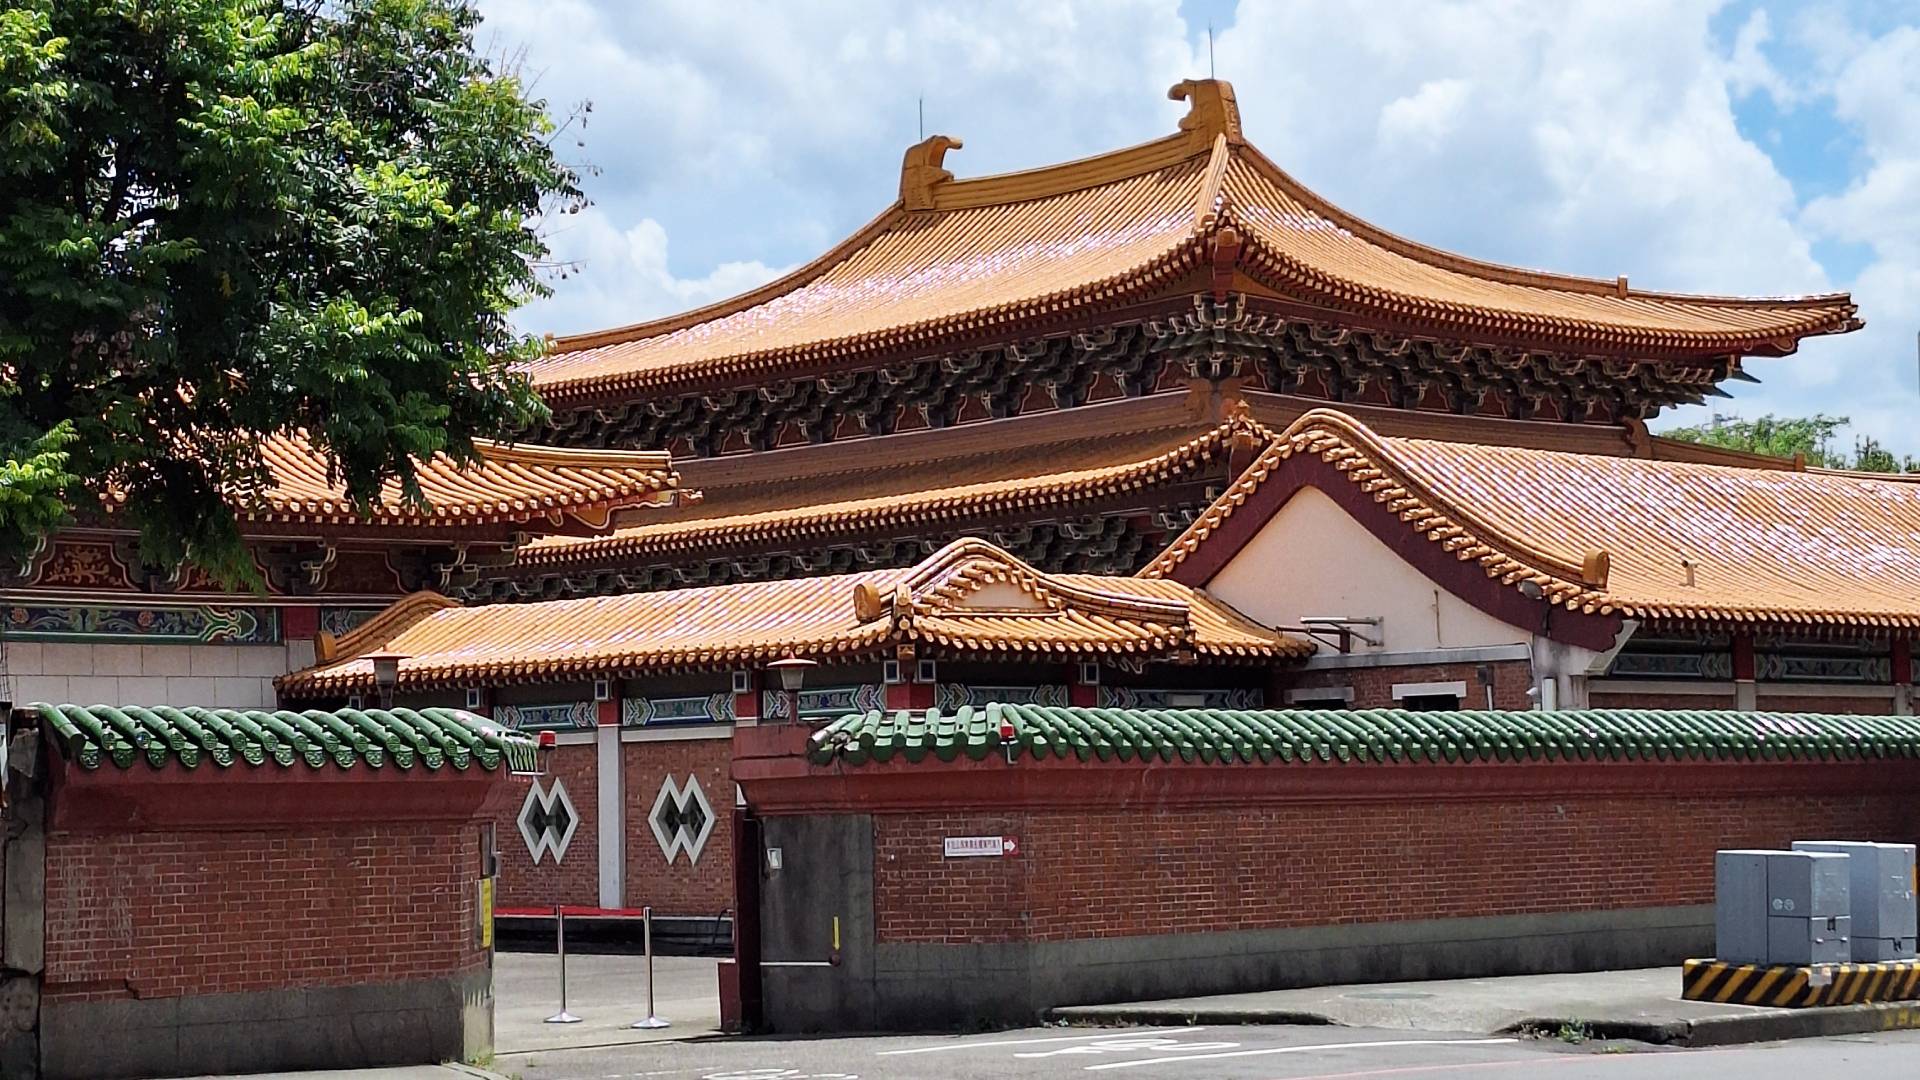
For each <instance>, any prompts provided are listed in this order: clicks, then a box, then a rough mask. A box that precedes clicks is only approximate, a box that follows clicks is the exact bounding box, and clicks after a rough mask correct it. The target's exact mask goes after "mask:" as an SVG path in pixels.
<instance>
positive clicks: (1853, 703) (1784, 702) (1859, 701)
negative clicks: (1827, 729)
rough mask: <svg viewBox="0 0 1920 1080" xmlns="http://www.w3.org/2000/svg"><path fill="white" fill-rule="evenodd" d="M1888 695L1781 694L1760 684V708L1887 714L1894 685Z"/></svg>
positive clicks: (1891, 700)
mask: <svg viewBox="0 0 1920 1080" xmlns="http://www.w3.org/2000/svg"><path fill="white" fill-rule="evenodd" d="M1887 690H1888V693H1887V696H1886V697H1871V698H1867V697H1842V696H1840V695H1832V696H1827V695H1818V696H1815V695H1801V694H1795V695H1791V696H1781V695H1778V694H1769V693H1767V687H1766V684H1764V683H1762V684H1761V686H1760V698H1759V702H1758V705H1759V708H1761V709H1764V710H1768V711H1771V712H1809V713H1845V714H1848V715H1854V716H1886V715H1888V714H1889V713H1891V712H1893V693H1892V690H1893V688H1892V687H1888V688H1887Z"/></svg>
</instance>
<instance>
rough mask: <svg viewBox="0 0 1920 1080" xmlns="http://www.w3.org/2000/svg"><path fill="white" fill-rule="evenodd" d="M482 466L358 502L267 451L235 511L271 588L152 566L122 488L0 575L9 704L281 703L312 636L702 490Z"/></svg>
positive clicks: (483, 462)
mask: <svg viewBox="0 0 1920 1080" xmlns="http://www.w3.org/2000/svg"><path fill="white" fill-rule="evenodd" d="M475 449H476V451H477V455H478V457H477V460H476V461H474V462H471V463H465V464H462V463H457V462H455V461H453V460H452V459H451V458H449V457H447V456H446V455H444V454H438V455H435V456H434V457H432V458H430V459H427V460H424V461H420V462H418V463H417V469H418V472H417V476H418V480H419V484H420V491H421V494H422V495H423V496H424V497H425V500H426V503H425V505H417V504H412V503H409V502H408V501H407V500H406V499H404V498H403V497H402V494H401V491H400V485H399V483H398V481H390V482H389V483H388V484H387V485H386V488H385V489H384V490H382V491H381V492H380V494H379V496H378V497H377V498H376V499H374V500H373V502H372V504H371V505H369V506H366V507H359V506H355V505H354V504H353V503H352V502H351V501H350V500H349V499H348V498H347V496H346V491H345V488H344V485H343V484H342V483H341V482H339V481H338V480H337V479H336V478H335V477H334V476H332V475H331V474H330V471H329V469H328V465H327V461H326V459H325V457H324V456H323V455H321V454H320V453H318V452H317V451H316V450H315V449H314V448H313V447H312V446H311V445H309V444H308V443H307V442H306V440H305V439H304V438H303V437H301V436H299V435H281V436H274V437H271V438H268V439H266V440H265V442H264V443H263V446H262V450H263V456H264V458H265V461H266V465H267V469H268V471H269V473H270V474H271V476H272V480H273V482H272V484H271V485H270V486H268V487H267V488H266V489H265V490H261V491H248V492H234V493H232V494H231V495H230V496H229V502H230V505H231V506H232V508H233V510H234V512H235V514H236V516H237V518H238V519H239V527H240V531H241V533H242V535H243V537H244V538H245V540H246V543H247V546H248V550H249V551H250V553H251V554H252V556H253V560H254V565H255V568H256V570H257V571H258V575H259V581H260V588H259V589H258V590H257V591H256V590H252V589H248V588H247V587H246V586H245V585H241V586H239V587H227V586H224V585H222V584H221V583H219V582H217V581H215V580H213V579H212V578H211V577H209V576H208V575H207V574H205V573H204V572H202V571H200V570H198V569H196V568H194V567H192V566H190V565H183V566H165V567H156V566H149V565H146V564H145V562H144V561H143V560H142V559H141V558H140V554H139V545H138V537H137V536H136V535H135V534H134V532H133V531H132V530H131V529H129V528H127V527H126V526H125V525H124V523H122V522H118V521H116V520H115V515H114V499H113V497H112V496H111V494H109V495H108V497H106V498H105V499H103V501H102V505H101V507H100V508H99V510H97V511H94V512H86V511H82V512H81V513H79V514H77V515H76V518H77V520H76V522H75V523H74V524H73V526H72V527H70V528H67V529H64V530H62V531H61V532H60V533H59V534H58V535H56V536H54V537H53V538H51V539H50V540H49V541H48V542H47V543H46V544H44V545H42V546H41V548H40V550H38V551H37V552H35V553H34V554H33V555H32V556H31V557H30V558H28V559H27V560H26V561H25V563H24V564H22V565H20V566H11V567H6V568H4V570H3V571H0V697H6V696H7V695H6V693H5V692H4V690H5V686H4V684H5V683H6V682H8V681H10V682H11V684H12V685H11V689H12V695H11V700H14V701H17V702H29V701H41V702H54V703H60V702H80V703H84V704H108V705H182V706H192V705H201V706H218V707H224V708H262V707H266V708H271V707H272V706H273V705H274V704H275V703H276V697H275V694H274V689H273V679H274V677H276V676H279V675H283V674H285V673H286V672H288V671H293V670H297V669H299V668H303V667H306V666H308V665H310V664H312V663H313V662H314V659H315V657H316V650H315V643H316V641H318V642H325V641H327V640H329V639H330V638H331V637H333V636H336V635H339V634H343V633H345V632H346V631H348V630H350V629H352V628H353V627H354V626H356V625H358V624H359V623H360V622H361V621H364V620H365V619H367V618H369V617H371V616H372V615H374V614H375V613H377V612H379V611H380V610H382V609H383V608H385V607H386V606H388V605H389V604H391V603H393V602H394V601H395V600H396V599H398V598H400V597H402V596H405V595H407V594H408V593H411V592H414V591H416V590H420V589H436V590H453V589H458V588H460V587H461V586H462V585H463V584H465V583H468V582H471V581H474V580H477V579H478V576H479V573H480V569H481V567H483V566H485V565H487V564H489V563H494V564H500V563H506V562H510V561H511V560H512V559H513V557H514V554H515V553H516V552H517V551H519V550H520V549H521V548H523V547H525V546H527V544H528V543H529V542H530V540H531V539H532V538H534V537H538V536H544V535H550V534H558V535H566V536H573V537H591V536H596V535H604V534H608V533H611V532H612V531H613V530H614V529H616V528H617V527H619V526H620V525H621V524H623V523H625V522H627V521H629V520H630V519H632V518H633V517H634V516H635V515H640V514H646V513H650V512H656V511H657V510H658V509H660V508H664V507H668V506H671V505H673V504H674V503H676V502H679V501H683V500H691V499H692V498H694V497H696V495H695V493H693V492H690V491H687V490H685V489H683V488H682V487H681V486H680V478H679V476H678V475H677V474H676V473H675V472H674V469H673V465H672V462H671V460H670V459H669V458H668V456H667V455H666V454H664V453H660V452H658V451H606V450H576V449H565V448H554V447H543V446H535V445H527V444H521V445H514V446H510V445H506V444H502V443H495V442H488V441H479V442H476V444H475Z"/></svg>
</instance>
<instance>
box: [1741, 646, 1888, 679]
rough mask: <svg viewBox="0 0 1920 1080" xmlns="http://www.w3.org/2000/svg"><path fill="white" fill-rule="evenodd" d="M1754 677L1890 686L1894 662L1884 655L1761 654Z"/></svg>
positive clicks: (1756, 662) (1755, 664)
mask: <svg viewBox="0 0 1920 1080" xmlns="http://www.w3.org/2000/svg"><path fill="white" fill-rule="evenodd" d="M1754 677H1755V678H1756V679H1758V680H1759V681H1761V682H1842V683H1886V682H1891V681H1892V679H1893V661H1892V660H1890V659H1888V658H1887V657H1884V656H1832V655H1815V656H1806V655H1792V654H1781V653H1761V654H1760V655H1759V656H1757V657H1755V658H1754Z"/></svg>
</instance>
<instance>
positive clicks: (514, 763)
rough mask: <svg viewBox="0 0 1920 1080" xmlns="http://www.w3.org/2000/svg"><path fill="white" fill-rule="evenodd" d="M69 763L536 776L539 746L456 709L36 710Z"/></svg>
mask: <svg viewBox="0 0 1920 1080" xmlns="http://www.w3.org/2000/svg"><path fill="white" fill-rule="evenodd" d="M26 711H27V712H30V713H35V714H38V715H39V717H40V719H41V721H42V722H43V723H44V724H45V726H46V729H47V730H48V732H50V733H51V735H52V737H53V739H54V741H55V742H56V743H58V744H59V746H60V748H61V750H62V751H63V752H64V753H65V754H66V756H67V757H68V758H69V759H70V760H72V761H74V762H77V763H78V764H79V765H80V766H81V767H82V768H86V769H97V768H99V767H101V766H102V765H112V766H114V767H116V768H121V769H130V768H132V767H133V766H134V765H135V764H136V763H139V762H145V763H146V764H147V765H149V766H152V767H153V768H159V767H161V766H163V765H166V764H167V763H168V762H178V763H179V764H180V765H182V766H184V767H186V768H189V769H192V768H199V767H202V766H203V765H211V766H213V767H215V768H220V769H225V768H231V767H233V766H235V765H248V766H264V765H273V766H275V767H277V768H290V767H292V766H293V765H294V764H296V763H305V764H306V765H308V766H310V767H312V768H323V767H327V766H332V767H336V768H341V769H351V768H355V767H366V768H374V769H382V768H387V767H389V766H391V767H393V768H396V769H402V770H413V769H423V770H429V771H433V770H439V769H445V768H452V769H456V770H466V769H474V768H477V769H480V770H483V771H488V772H491V771H493V770H496V769H501V768H506V769H509V770H511V771H514V772H532V771H534V770H536V769H537V768H538V764H539V763H538V760H537V758H538V754H539V751H538V748H537V745H536V744H535V743H534V741H533V740H532V739H531V738H529V737H528V736H526V735H523V734H521V733H519V732H516V731H511V730H508V729H506V728H502V727H500V726H498V725H496V724H494V723H493V722H492V721H490V720H487V719H485V718H484V717H480V716H475V715H474V714H472V713H469V712H464V711H462V710H459V709H418V710H416V709H341V710H339V711H337V712H323V711H321V710H318V709H309V710H307V711H305V712H292V711H289V710H285V709H279V710H267V709H245V710H241V709H204V708H197V707H196V708H175V707H172V706H161V707H159V708H152V709H147V708H135V707H116V706H112V705H85V706H83V705H47V704H35V705H29V706H27V707H26Z"/></svg>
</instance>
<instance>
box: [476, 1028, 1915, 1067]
mask: <svg viewBox="0 0 1920 1080" xmlns="http://www.w3.org/2000/svg"><path fill="white" fill-rule="evenodd" d="M494 1068H496V1069H498V1070H500V1071H501V1072H505V1073H507V1074H509V1075H513V1076H518V1077H520V1078H522V1080H652V1078H656V1077H657V1078H661V1080H896V1078H912V1080H976V1078H978V1080H986V1078H989V1077H1069V1076H1071V1077H1078V1078H1081V1080H1093V1078H1097V1077H1106V1078H1114V1080H1120V1078H1128V1077H1138V1078H1140V1080H1166V1078H1175V1077H1177V1078H1182V1080H1188V1078H1192V1080H1199V1078H1207V1080H1212V1078H1220V1080H1375V1078H1379V1080H1387V1078H1391V1080H1430V1078H1432V1080H1471V1078H1474V1077H1481V1076H1486V1077H1493V1078H1495V1080H1501V1078H1508V1077H1511V1078H1514V1080H1521V1078H1531V1077H1535V1076H1545V1077H1550V1078H1552V1080H1709V1078H1712V1080H1719V1078H1724V1077H1737V1078H1738V1080H1807V1078H1808V1077H1815V1076H1821V1075H1825V1076H1835V1077H1849V1076H1885V1077H1894V1076H1920V1032H1890V1033H1886V1034H1879V1035H1862V1036H1852V1037H1846V1038H1834V1039H1817V1040H1801V1041H1796V1042H1790V1043H1773V1044H1766V1045H1759V1046H1745V1047H1734V1048H1729V1049H1723V1050H1666V1049H1656V1048H1652V1047H1647V1046H1642V1045H1640V1044H1637V1043H1613V1044H1595V1043H1583V1044H1579V1045H1572V1044H1568V1043H1564V1042H1561V1041H1559V1040H1552V1039H1543V1040H1526V1041H1517V1040H1513V1039H1504V1038H1492V1037H1488V1036H1484V1035H1435V1034H1428V1033H1419V1032H1407V1031H1389V1030H1383V1029H1377V1028H1344V1027H1209V1028H1033V1029H1028V1030H1024V1031H1006V1032H995V1033H991V1034H984V1035H968V1036H899V1037H873V1038H831V1039H825V1038H823V1039H772V1038H764V1039H711V1040H700V1041H692V1042H674V1043H651V1044H647V1045H637V1046H617V1047H599V1048H585V1049H577V1050H542V1051H533V1052H529V1053H521V1054H502V1055H501V1056H500V1057H499V1059H498V1060H497V1061H496V1062H495V1064H494Z"/></svg>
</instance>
